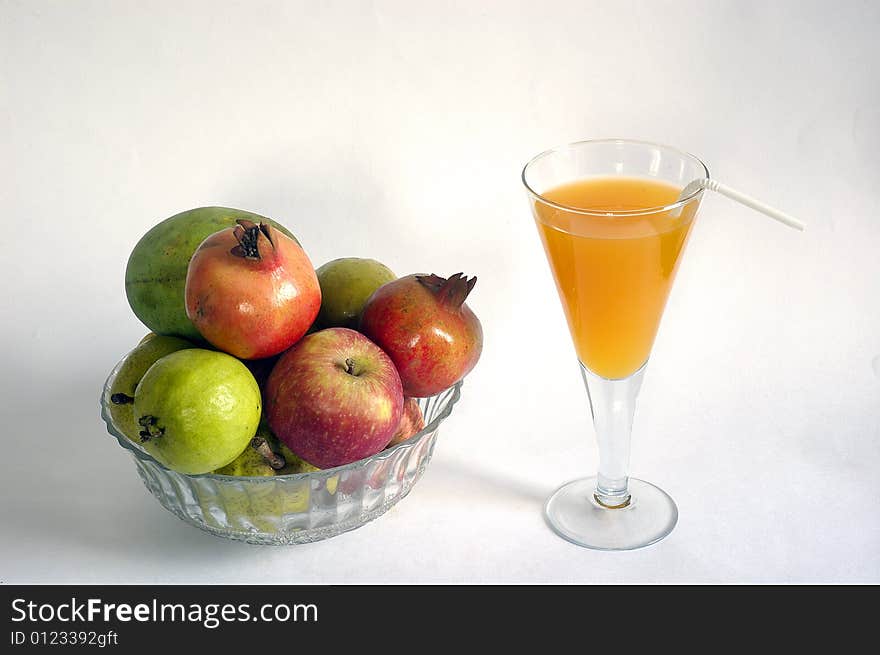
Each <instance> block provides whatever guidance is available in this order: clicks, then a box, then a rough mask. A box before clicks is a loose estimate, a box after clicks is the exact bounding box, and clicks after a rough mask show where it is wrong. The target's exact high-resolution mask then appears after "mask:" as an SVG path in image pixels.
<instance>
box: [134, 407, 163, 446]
mask: <svg viewBox="0 0 880 655" xmlns="http://www.w3.org/2000/svg"><path fill="white" fill-rule="evenodd" d="M158 422H159V419H157V418H156V417H155V416H150V415H149V414H147V415H146V416H141V417H140V418H139V419H138V425H140V426H141V427H142V428H143V430H141V431H140V432H138V436H140V438H141V443H146V442H148V441H149V440H150V439H155V438H157V437H161V436H162V435H163V434H165V428H162V427H159V426H158V425H157V423H158Z"/></svg>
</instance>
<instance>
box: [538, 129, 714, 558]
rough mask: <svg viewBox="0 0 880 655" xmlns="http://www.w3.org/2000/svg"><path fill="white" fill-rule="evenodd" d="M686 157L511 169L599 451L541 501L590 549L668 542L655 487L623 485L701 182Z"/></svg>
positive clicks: (579, 151)
mask: <svg viewBox="0 0 880 655" xmlns="http://www.w3.org/2000/svg"><path fill="white" fill-rule="evenodd" d="M708 177H709V171H708V169H707V168H706V166H705V164H703V162H701V161H700V160H699V159H697V158H696V157H694V156H692V155H689V154H687V153H684V152H681V151H679V150H676V149H674V148H670V147H668V146H663V145H658V144H655V143H646V142H641V141H629V140H620V139H613V140H612V139H609V140H596V141H581V142H579V143H573V144H570V145H567V146H563V147H561V148H556V149H554V150H548V151H547V152H544V153H541V154H540V155H538V156H537V157H535V158H534V159H532V160H531V161H530V162H529V163H528V164H526V166H525V168H524V169H523V172H522V181H523V184H524V185H525V187H526V190H527V192H528V196H529V201H530V204H531V208H532V213H533V215H534V218H535V223H536V225H537V227H538V233H539V235H540V237H541V242H542V243H543V245H544V251H545V253H546V255H547V261H548V262H549V264H550V269H551V271H552V272H553V278H554V279H555V281H556V289H557V291H558V292H559V299H560V301H561V302H562V308H563V310H564V312H565V317H566V319H567V321H568V327H569V331H570V332H571V337H572V341H573V342H574V347H575V352H576V353H577V357H578V362H579V364H580V369H581V373H582V375H583V378H584V383H585V384H586V387H587V395H588V398H589V401H590V410H591V412H592V416H593V425H594V427H595V432H596V438H597V441H598V446H599V467H598V473H597V475H595V476H593V477H589V478H583V479H579V480H575V481H573V482H569V483H568V484H566V485H563V486H562V487H560V488H559V489H558V490H557V491H556V492H555V493H554V494H553V495H552V496H551V497H550V498H549V499H548V501H547V504H546V505H545V508H544V511H545V514H546V518H547V520H548V522H549V524H550V525H551V527H552V528H553V529H554V530H555V531H556V532H557V533H558V534H560V535H561V536H562V537H564V538H566V539H568V540H569V541H572V542H574V543H576V544H579V545H582V546H587V547H589V548H596V549H600V550H629V549H632V548H639V547H641V546H647V545H649V544H652V543H654V542H656V541H659V540H660V539H662V538H663V537H665V536H666V535H667V534H669V533H670V532H671V531H672V529H673V528H674V527H675V523H676V521H677V520H678V509H677V508H676V506H675V503H674V502H673V501H672V499H671V498H670V497H669V496H668V495H667V494H666V493H665V492H664V491H662V490H661V489H659V488H658V487H655V486H654V485H651V484H649V483H647V482H644V481H642V480H638V479H635V478H630V477H629V476H628V467H629V452H630V436H631V432H632V421H633V414H634V411H635V401H636V397H637V395H638V392H639V388H640V386H641V382H642V377H643V376H644V373H645V367H646V365H647V362H648V357H649V356H650V354H651V348H652V346H653V344H654V337H655V336H656V334H657V328H658V326H659V325H660V318H661V317H662V315H663V309H664V307H665V306H666V299H667V297H668V296H669V291H670V289H671V287H672V282H673V280H674V279H675V273H676V271H677V270H678V265H679V262H680V260H681V256H682V253H683V252H684V249H685V245H686V244H687V240H688V236H689V235H690V231H691V227H692V226H693V223H694V218H695V217H696V214H697V209H698V208H699V205H700V201H701V200H702V194H703V192H702V190H697V191H695V192H694V193H693V194H690V195H688V196H686V197H684V198H681V199H679V195H680V193H681V191H682V189H683V188H684V186H685V185H687V184H688V183H689V182H691V181H693V180H695V179H708Z"/></svg>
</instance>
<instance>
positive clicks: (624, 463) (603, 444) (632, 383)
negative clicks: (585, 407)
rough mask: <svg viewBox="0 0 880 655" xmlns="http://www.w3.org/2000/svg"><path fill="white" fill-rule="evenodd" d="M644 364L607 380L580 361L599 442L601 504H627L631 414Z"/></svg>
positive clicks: (609, 506)
mask: <svg viewBox="0 0 880 655" xmlns="http://www.w3.org/2000/svg"><path fill="white" fill-rule="evenodd" d="M646 366H647V364H645V365H643V366H642V367H641V368H640V369H639V370H638V371H636V372H635V373H633V374H632V375H630V376H629V377H627V378H622V379H619V380H609V379H608V378H603V377H602V376H600V375H596V374H595V373H593V372H592V371H590V370H589V369H588V368H587V367H585V366H584V365H583V364H581V375H583V377H584V384H585V385H586V387H587V396H588V397H589V399H590V411H591V412H592V414H593V425H594V426H595V429H596V440H597V442H598V444H599V472H598V474H597V476H596V494H595V498H596V501H597V502H598V503H599V504H600V505H603V506H604V507H608V508H619V507H626V506H627V505H629V502H630V494H629V490H628V489H627V480H628V478H629V475H628V474H629V450H630V440H631V437H632V423H633V414H634V413H635V409H636V397H637V396H638V395H639V389H640V388H641V386H642V378H643V377H644V374H645V367H646Z"/></svg>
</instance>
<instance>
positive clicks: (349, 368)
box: [345, 357, 357, 376]
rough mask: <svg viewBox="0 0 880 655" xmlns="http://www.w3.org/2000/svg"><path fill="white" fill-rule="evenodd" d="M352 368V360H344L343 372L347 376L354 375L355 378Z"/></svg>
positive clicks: (349, 358)
mask: <svg viewBox="0 0 880 655" xmlns="http://www.w3.org/2000/svg"><path fill="white" fill-rule="evenodd" d="M354 366H355V364H354V360H353V359H352V358H351V357H348V358H346V360H345V372H346V373H348V374H349V375H355V376H356V375H357V374H356V373H355V372H354Z"/></svg>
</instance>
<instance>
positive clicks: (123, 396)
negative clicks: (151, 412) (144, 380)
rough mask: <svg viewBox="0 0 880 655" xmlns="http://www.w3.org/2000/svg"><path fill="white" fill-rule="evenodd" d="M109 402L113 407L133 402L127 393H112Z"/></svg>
mask: <svg viewBox="0 0 880 655" xmlns="http://www.w3.org/2000/svg"><path fill="white" fill-rule="evenodd" d="M110 402H111V403H113V404H114V405H131V404H132V403H133V402H134V398H132V397H131V396H129V395H128V394H127V393H114V394H113V395H112V396H110Z"/></svg>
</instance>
